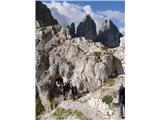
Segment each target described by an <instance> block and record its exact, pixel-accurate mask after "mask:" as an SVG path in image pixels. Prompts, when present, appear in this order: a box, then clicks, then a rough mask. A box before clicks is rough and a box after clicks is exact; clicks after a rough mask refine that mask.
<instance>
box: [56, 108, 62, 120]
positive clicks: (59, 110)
mask: <svg viewBox="0 0 160 120" xmlns="http://www.w3.org/2000/svg"><path fill="white" fill-rule="evenodd" d="M64 111H65V109H64V108H56V110H55V111H54V114H53V115H54V116H55V117H56V120H61V119H62V115H63V113H64Z"/></svg>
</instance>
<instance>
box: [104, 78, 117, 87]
mask: <svg viewBox="0 0 160 120" xmlns="http://www.w3.org/2000/svg"><path fill="white" fill-rule="evenodd" d="M104 83H105V84H106V85H107V86H109V87H111V86H113V85H114V83H115V80H114V79H113V78H111V77H110V78H106V79H105V80H104Z"/></svg>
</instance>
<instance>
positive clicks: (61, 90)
mask: <svg viewBox="0 0 160 120" xmlns="http://www.w3.org/2000/svg"><path fill="white" fill-rule="evenodd" d="M55 85H56V92H57V93H58V94H62V95H63V98H64V100H66V99H67V98H68V99H73V100H75V96H76V95H77V94H78V90H77V86H74V85H73V84H72V83H71V82H70V81H67V82H64V83H63V80H62V79H61V78H58V79H57V80H56V84H55Z"/></svg>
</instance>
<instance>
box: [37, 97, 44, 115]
mask: <svg viewBox="0 0 160 120" xmlns="http://www.w3.org/2000/svg"><path fill="white" fill-rule="evenodd" d="M44 111H45V109H44V107H43V105H42V103H41V100H40V97H39V96H37V97H36V116H38V115H40V114H41V113H42V112H44Z"/></svg>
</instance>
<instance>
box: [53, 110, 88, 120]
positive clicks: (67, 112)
mask: <svg viewBox="0 0 160 120" xmlns="http://www.w3.org/2000/svg"><path fill="white" fill-rule="evenodd" d="M53 115H54V117H55V118H56V120H61V119H64V118H67V117H68V116H76V117H77V118H78V119H80V120H88V119H87V118H86V117H85V116H84V115H83V113H81V112H80V111H78V110H72V109H64V108H56V109H55V111H54V113H53Z"/></svg>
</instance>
